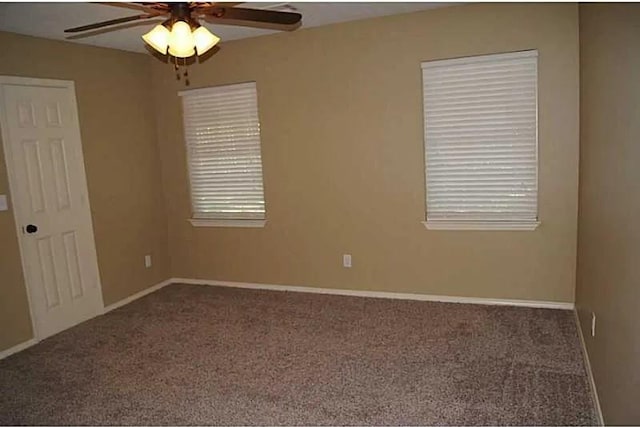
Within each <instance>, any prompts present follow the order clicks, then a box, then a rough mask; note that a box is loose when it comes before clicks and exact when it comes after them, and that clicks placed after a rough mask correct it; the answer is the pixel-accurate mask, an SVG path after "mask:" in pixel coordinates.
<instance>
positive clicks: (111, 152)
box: [0, 33, 169, 350]
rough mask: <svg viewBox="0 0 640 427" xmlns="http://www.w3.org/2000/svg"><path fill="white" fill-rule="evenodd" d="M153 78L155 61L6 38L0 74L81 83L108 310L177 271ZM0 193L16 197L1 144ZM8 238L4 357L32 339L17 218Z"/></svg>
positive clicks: (3, 246)
mask: <svg viewBox="0 0 640 427" xmlns="http://www.w3.org/2000/svg"><path fill="white" fill-rule="evenodd" d="M150 71H151V67H150V59H149V58H148V57H147V56H146V55H139V54H133V53H125V52H120V51H115V50H109V49H100V48H94V47H88V46H79V45H73V44H70V43H61V42H54V41H49V40H43V39H38V38H32V37H24V36H18V35H15V34H9V33H0V75H12V76H25V77H40V78H52V79H64V80H73V81H75V84H76V95H77V99H78V112H79V117H80V128H81V134H82V144H83V150H84V159H85V164H86V171H87V181H88V185H89V198H90V202H91V211H92V216H93V226H94V231H95V237H96V246H97V251H98V264H99V267H100V276H101V279H102V290H103V294H104V301H105V304H111V303H113V302H116V301H118V300H120V299H122V298H125V297H127V296H129V295H131V294H133V293H135V292H137V291H139V290H141V289H144V288H146V287H148V286H150V285H153V284H156V283H158V282H160V281H162V280H164V279H166V278H168V274H169V271H168V255H167V238H166V234H167V233H166V219H165V218H166V216H165V210H164V201H163V198H162V189H161V186H160V168H159V159H158V155H157V149H156V128H155V118H154V115H153V107H152V105H151V96H150V93H151V86H150V82H149V73H150ZM0 194H9V188H8V183H7V176H6V170H5V160H4V155H3V153H2V150H1V146H0ZM0 236H1V237H0V325H1V327H0V350H3V349H5V348H8V347H11V346H12V345H15V344H18V343H20V342H22V341H25V340H27V339H29V338H31V336H32V334H31V324H30V319H29V309H28V304H27V299H26V291H25V285H24V280H23V276H22V270H21V267H20V258H19V253H18V245H17V237H16V233H15V223H14V219H13V216H12V212H11V211H9V212H0ZM148 253H150V254H152V255H153V257H154V265H153V267H152V268H151V269H145V268H144V255H145V254H148Z"/></svg>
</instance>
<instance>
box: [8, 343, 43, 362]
mask: <svg viewBox="0 0 640 427" xmlns="http://www.w3.org/2000/svg"><path fill="white" fill-rule="evenodd" d="M37 343H38V340H37V339H35V338H31V339H30V340H27V341H25V342H21V343H20V344H18V345H14V346H13V347H11V348H8V349H6V350H3V351H0V360H2V359H4V358H5V357H9V356H11V355H12V354H15V353H18V352H19V351H22V350H26V349H28V348H29V347H31V346H32V345H34V344H37Z"/></svg>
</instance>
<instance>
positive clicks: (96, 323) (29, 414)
mask: <svg viewBox="0 0 640 427" xmlns="http://www.w3.org/2000/svg"><path fill="white" fill-rule="evenodd" d="M595 422H596V419H595V415H594V409H593V402H592V398H591V395H590V391H589V385H588V381H587V376H586V373H585V368H584V365H583V361H582V355H581V350H580V344H579V340H578V335H577V331H576V327H575V323H574V319H573V313H572V312H570V311H561V310H545V309H528V308H514V307H491V306H480V305H466V304H443V303H429V302H417V301H400V300H382V299H373V298H356V297H341V296H328V295H316V294H301V293H289V292H270V291H255V290H241V289H226V288H215V287H207V286H192V285H171V286H168V287H165V288H163V289H161V290H160V291H157V292H155V293H153V294H151V295H148V296H146V297H144V298H142V299H140V300H137V301H135V302H133V303H131V304H129V305H127V306H124V307H122V308H120V309H118V310H115V311H112V312H110V313H108V314H106V315H104V316H101V317H98V318H96V319H93V320H90V321H88V322H86V323H83V324H81V325H79V326H77V327H74V328H72V329H69V330H67V331H65V332H62V333H60V334H58V335H56V336H53V337H51V338H49V339H47V340H44V341H43V342H41V343H39V344H38V345H36V346H34V347H31V348H30V349H28V350H25V351H23V352H21V353H19V354H16V355H13V356H11V357H9V358H7V359H5V360H2V361H0V423H2V424H145V425H149V424H227V425H228V424H233V425H238V424H240V425H245V424H252V425H255V424H261V425H265V424H266V425H274V424H289V425H291V424H298V425H299V424H307V425H308V424H312V425H316V424H331V425H354V424H357V425H399V424H402V425H425V424H426V425H433V424H447V425H461V424H464V425H478V424H484V425H486V424H492V425H495V424H502V425H504V424H509V425H524V424H526V425H576V424H577V425H580V424H582V425H584V424H594V423H595Z"/></svg>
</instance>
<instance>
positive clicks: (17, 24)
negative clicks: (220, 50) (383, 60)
mask: <svg viewBox="0 0 640 427" xmlns="http://www.w3.org/2000/svg"><path fill="white" fill-rule="evenodd" d="M451 4H452V3H311V2H309V3H282V2H280V3H244V4H243V5H242V7H256V8H276V9H283V8H282V5H290V6H291V7H293V8H294V9H295V10H297V11H298V12H300V13H301V14H302V16H303V18H302V19H303V24H302V27H303V28H309V27H317V26H320V25H326V24H332V23H336V22H346V21H355V20H359V19H367V18H373V17H376V16H385V15H396V14H401V13H409V12H414V11H418V10H425V9H432V8H436V7H442V6H448V5H451ZM279 6H280V7H279ZM283 10H291V9H289V8H287V9H283ZM138 13H139V12H136V11H133V10H129V9H122V8H118V7H112V6H106V5H101V4H91V3H0V31H9V32H14V33H19V34H26V35H31V36H37V37H44V38H48V39H56V40H69V41H73V42H76V43H83V44H89V45H94V46H102V47H110V48H114V49H121V50H128V51H132V52H146V50H145V48H144V46H143V42H142V40H141V39H140V36H141V35H142V34H144V33H145V32H146V31H148V30H149V29H150V28H151V26H152V22H156V21H144V22H142V23H137V24H136V25H133V26H131V24H128V26H127V24H125V27H126V28H123V29H121V30H118V31H110V32H105V33H102V34H96V35H91V36H82V37H81V38H75V39H70V38H69V35H68V34H65V33H64V32H63V31H64V29H65V28H70V27H75V26H80V25H84V24H90V23H93V22H97V21H104V20H108V19H114V18H120V17H123V16H129V15H136V14H138ZM157 22H160V20H157ZM205 25H206V27H207V28H209V29H210V30H211V31H212V32H214V33H215V34H217V35H219V36H220V37H221V38H222V40H223V41H224V40H234V39H242V38H248V37H256V36H261V35H266V34H272V33H273V31H268V30H259V29H254V28H244V27H234V26H226V25H211V24H205ZM76 37H77V36H76Z"/></svg>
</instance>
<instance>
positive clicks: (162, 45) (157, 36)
mask: <svg viewBox="0 0 640 427" xmlns="http://www.w3.org/2000/svg"><path fill="white" fill-rule="evenodd" d="M170 35H171V31H169V30H168V29H167V27H165V26H164V25H156V26H155V27H153V29H152V30H151V31H149V32H148V33H147V34H145V35H143V36H142V40H144V42H145V43H147V44H148V45H149V46H151V47H152V48H154V49H155V50H157V51H158V52H160V53H161V54H163V55H166V54H167V48H168V47H169V36H170Z"/></svg>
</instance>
